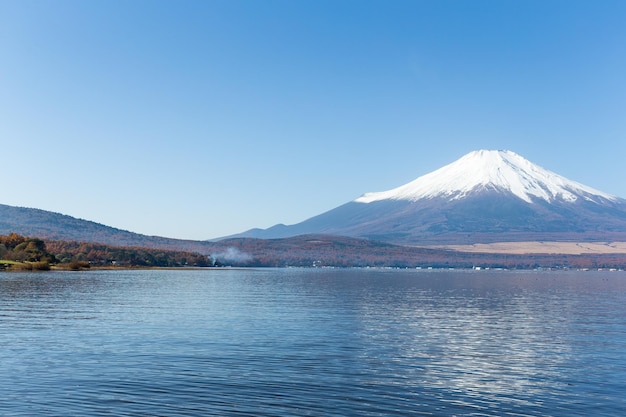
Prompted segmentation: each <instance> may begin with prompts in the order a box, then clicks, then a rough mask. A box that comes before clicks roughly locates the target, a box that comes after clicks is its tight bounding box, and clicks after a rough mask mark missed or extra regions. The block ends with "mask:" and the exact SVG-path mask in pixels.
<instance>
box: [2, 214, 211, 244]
mask: <svg viewBox="0 0 626 417" xmlns="http://www.w3.org/2000/svg"><path fill="white" fill-rule="evenodd" d="M9 233H18V234H20V235H24V236H37V237H39V238H41V239H46V240H64V241H78V242H91V243H102V244H107V245H115V246H134V247H146V248H159V249H168V250H184V251H192V252H199V253H202V254H210V252H211V248H212V245H211V244H210V243H208V242H202V241H193V240H182V239H171V238H165V237H159V236H146V235H142V234H138V233H133V232H129V231H127V230H121V229H117V228H115V227H110V226H105V225H103V224H100V223H96V222H92V221H89V220H82V219H77V218H75V217H72V216H67V215H65V214H60V213H54V212H51V211H46V210H40V209H34V208H25V207H14V206H8V205H4V204H0V234H4V235H7V234H9Z"/></svg>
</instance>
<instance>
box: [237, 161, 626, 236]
mask: <svg viewBox="0 0 626 417" xmlns="http://www.w3.org/2000/svg"><path fill="white" fill-rule="evenodd" d="M309 233H323V234H331V235H341V236H350V237H359V238H367V239H374V240H379V241H384V242H390V243H394V244H404V245H407V244H408V245H418V244H424V243H438V244H441V243H448V244H451V243H457V244H458V243H479V242H480V243H486V242H497V241H520V240H623V239H626V200H624V199H622V198H618V197H616V196H613V195H610V194H608V193H604V192H602V191H598V190H596V189H594V188H592V187H588V186H585V185H583V184H580V183H578V182H575V181H572V180H569V179H567V178H565V177H563V176H561V175H558V174H556V173H554V172H552V171H549V170H546V169H544V168H542V167H539V166H538V165H535V164H533V163H531V162H530V161H528V160H526V159H525V158H523V157H521V156H520V155H518V154H516V153H514V152H511V151H503V150H498V151H495V150H479V151H474V152H471V153H469V154H467V155H465V156H463V157H462V158H460V159H459V160H457V161H455V162H453V163H451V164H448V165H446V166H444V167H442V168H440V169H438V170H436V171H433V172H431V173H429V174H426V175H424V176H421V177H419V178H417V179H416V180H414V181H411V182H409V183H407V184H405V185H402V186H400V187H397V188H394V189H392V190H388V191H383V192H374V193H366V194H364V195H362V196H361V197H359V198H357V199H355V200H353V201H351V202H348V203H346V204H344V205H341V206H339V207H337V208H335V209H332V210H330V211H327V212H325V213H322V214H320V215H318V216H315V217H312V218H310V219H307V220H305V221H303V222H301V223H298V224H295V225H291V226H286V225H282V224H281V225H276V226H273V227H270V228H269V229H252V230H249V231H247V232H244V233H241V234H239V235H235V236H234V237H255V238H265V239H268V238H285V237H289V236H297V235H302V234H309ZM231 237H233V236H231Z"/></svg>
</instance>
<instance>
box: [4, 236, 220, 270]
mask: <svg viewBox="0 0 626 417" xmlns="http://www.w3.org/2000/svg"><path fill="white" fill-rule="evenodd" d="M0 265H3V266H4V267H10V268H15V269H50V265H58V266H60V267H68V268H70V269H79V268H87V267H90V266H94V265H95V266H140V267H183V266H193V267H206V266H212V265H213V261H212V260H211V258H210V257H209V256H206V255H202V254H199V253H194V252H186V251H170V250H161V249H149V248H140V247H120V246H112V245H104V244H96V243H85V242H76V241H71V242H67V241H44V240H42V239H39V238H33V237H25V236H22V235H19V234H17V233H10V234H9V235H0Z"/></svg>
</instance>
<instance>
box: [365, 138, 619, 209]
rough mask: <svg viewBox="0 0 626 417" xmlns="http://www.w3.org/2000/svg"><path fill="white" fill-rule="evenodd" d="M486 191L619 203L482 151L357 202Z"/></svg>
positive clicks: (528, 198)
mask: <svg viewBox="0 0 626 417" xmlns="http://www.w3.org/2000/svg"><path fill="white" fill-rule="evenodd" d="M483 190H493V191H501V192H508V193H511V194H513V195H515V196H517V197H519V198H520V199H522V200H524V201H525V202H527V203H532V202H533V199H541V200H545V201H547V202H553V201H556V200H561V201H564V202H574V201H576V200H578V199H579V198H583V199H585V200H588V201H593V202H598V203H599V202H601V201H602V200H604V201H606V200H609V201H615V200H616V197H615V196H612V195H610V194H607V193H604V192H601V191H598V190H596V189H593V188H591V187H587V186H585V185H583V184H580V183H577V182H575V181H571V180H569V179H567V178H565V177H563V176H560V175H558V174H556V173H554V172H551V171H548V170H546V169H544V168H542V167H540V166H538V165H535V164H533V163H532V162H530V161H528V160H527V159H525V158H523V157H521V156H520V155H518V154H516V153H515V152H511V151H506V150H498V151H496V150H479V151H474V152H470V153H468V154H467V155H465V156H463V157H462V158H460V159H458V160H457V161H455V162H452V163H451V164H449V165H446V166H444V167H442V168H440V169H438V170H436V171H433V172H431V173H429V174H426V175H424V176H421V177H419V178H417V179H416V180H414V181H411V182H409V183H408V184H405V185H402V186H400V187H397V188H394V189H392V190H388V191H382V192H374V193H366V194H364V195H362V196H361V197H359V198H357V199H356V200H354V201H355V202H357V203H372V202H375V201H381V200H407V201H417V200H420V199H431V198H435V197H444V198H447V199H448V200H450V201H452V200H458V199H462V198H464V197H466V196H468V195H470V194H472V193H474V192H478V191H483Z"/></svg>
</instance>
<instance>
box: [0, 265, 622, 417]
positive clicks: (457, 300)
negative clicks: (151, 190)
mask: <svg viewBox="0 0 626 417" xmlns="http://www.w3.org/2000/svg"><path fill="white" fill-rule="evenodd" d="M0 344H1V345H0V366H1V369H0V415H3V416H5V415H6V416H72V415H73V416H92V415H93V416H99V415H102V416H104V415H106V416H208V415H219V416H308V415H311V416H394V415H395V416H410V415H434V416H451V415H457V416H487V415H490V416H591V415H593V416H600V415H602V416H624V415H626V399H625V398H626V273H624V272H613V273H611V272H529V271H526V272H506V271H480V272H478V271H416V270H410V271H405V270H364V269H363V270H359V269H348V270H341V269H319V270H316V269H266V270H235V269H222V270H173V271H113V272H111V271H89V272H49V273H36V274H28V273H1V274H0Z"/></svg>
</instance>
